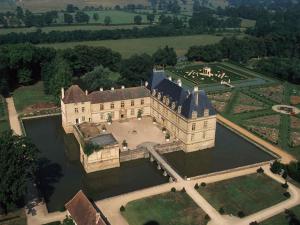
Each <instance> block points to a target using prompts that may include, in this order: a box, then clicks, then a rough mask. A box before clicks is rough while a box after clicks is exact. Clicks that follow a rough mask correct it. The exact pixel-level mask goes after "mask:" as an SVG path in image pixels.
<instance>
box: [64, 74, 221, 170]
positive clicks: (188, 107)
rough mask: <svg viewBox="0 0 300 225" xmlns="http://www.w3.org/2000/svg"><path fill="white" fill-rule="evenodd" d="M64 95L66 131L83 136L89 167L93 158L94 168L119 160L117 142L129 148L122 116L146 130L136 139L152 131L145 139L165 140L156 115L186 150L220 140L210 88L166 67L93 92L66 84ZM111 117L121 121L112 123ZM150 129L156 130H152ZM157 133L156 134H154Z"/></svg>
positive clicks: (140, 130)
mask: <svg viewBox="0 0 300 225" xmlns="http://www.w3.org/2000/svg"><path fill="white" fill-rule="evenodd" d="M61 97H62V98H61V111H62V126H63V128H64V130H65V131H66V133H74V134H75V137H76V138H77V140H78V141H79V143H80V145H81V155H82V156H81V162H82V163H83V165H85V164H86V163H87V162H88V163H87V165H86V166H85V169H86V171H87V172H89V169H87V168H88V164H90V163H93V165H94V166H92V167H93V169H92V171H95V170H97V169H99V170H100V169H106V168H111V167H116V166H119V157H120V156H119V152H118V150H116V149H117V143H119V148H120V149H121V151H124V149H123V148H122V147H121V145H120V144H121V142H122V137H121V136H122V135H121V134H120V133H122V132H121V131H122V130H123V129H127V128H124V126H123V127H122V121H124V122H126V121H127V122H128V121H129V122H130V121H132V124H131V125H129V126H127V127H129V128H130V127H133V126H134V127H136V129H133V130H128V132H127V131H126V132H127V133H134V132H135V133H139V134H140V133H143V134H142V135H143V136H141V137H139V138H135V139H132V142H135V143H136V142H137V141H139V140H143V137H145V136H146V137H147V136H148V138H149V140H143V141H142V142H147V141H148V142H150V141H152V142H159V143H157V144H162V142H163V141H159V138H158V136H157V135H156V136H155V132H156V131H155V129H154V128H153V127H150V126H154V125H153V124H152V123H151V124H150V123H148V122H147V121H148V120H149V118H152V120H153V122H155V123H157V126H159V127H160V128H161V130H162V131H164V132H166V140H167V141H168V140H169V139H170V138H171V139H172V141H173V140H174V142H176V143H178V142H180V143H181V145H180V146H181V147H182V150H183V151H185V152H193V151H198V150H202V149H207V148H211V147H213V146H214V145H215V132H216V113H215V110H214V109H213V107H212V105H211V103H210V101H209V100H208V98H207V96H206V94H205V92H204V91H203V90H199V89H198V87H195V88H194V90H192V91H190V90H187V89H184V88H183V87H182V84H181V81H180V80H177V81H173V80H172V78H171V77H169V78H167V77H166V76H165V74H164V71H162V70H156V69H154V71H153V74H152V76H151V78H150V79H149V81H147V82H146V83H145V85H144V86H140V87H131V88H125V87H124V86H122V87H121V88H120V89H114V88H111V90H103V89H102V88H100V90H99V91H95V92H92V93H88V92H87V91H85V92H84V91H83V90H81V89H80V87H79V86H77V85H73V86H71V87H70V88H69V89H68V90H67V91H64V90H63V89H62V96H61ZM139 120H144V122H143V121H139ZM138 121H139V122H140V123H139V122H138ZM111 123H113V124H114V125H115V124H119V125H118V127H117V128H116V127H115V129H111V128H110V126H112V125H111ZM87 126H90V128H89V129H88V130H89V131H91V130H94V132H90V133H89V132H84V127H87ZM141 126H142V127H141ZM143 126H144V127H143ZM93 127H94V128H93ZM95 127H97V128H98V129H95ZM118 128H119V129H118ZM129 128H128V129H129ZM110 130H111V132H110ZM150 130H151V132H148V131H150ZM152 131H153V132H152ZM126 132H123V134H124V133H125V134H126ZM147 132H148V133H147ZM84 133H87V134H86V135H85V134H84ZM103 135H109V137H108V136H106V137H104V136H103ZM159 135H160V133H159ZM115 136H117V137H118V138H115ZM124 137H125V136H124ZM151 137H152V138H153V140H150V139H151ZM107 140H109V141H107ZM123 140H124V141H123V142H124V143H125V144H124V143H123V147H127V145H128V144H129V145H130V144H131V143H127V142H126V140H125V138H124V139H123ZM87 143H89V146H91V145H92V146H93V144H94V149H93V150H94V151H92V152H90V151H89V153H87V151H85V150H86V149H85V146H86V145H87ZM91 143H92V144H91ZM140 144H142V143H136V144H135V145H134V147H138V146H140ZM131 146H132V145H131ZM132 150H134V149H132ZM104 151H106V152H105V153H104ZM104 164H105V166H103V165H104Z"/></svg>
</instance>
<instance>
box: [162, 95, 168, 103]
mask: <svg viewBox="0 0 300 225" xmlns="http://www.w3.org/2000/svg"><path fill="white" fill-rule="evenodd" d="M166 100H167V97H166V96H164V97H163V100H162V101H163V103H164V104H166Z"/></svg>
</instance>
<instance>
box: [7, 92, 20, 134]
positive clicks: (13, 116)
mask: <svg viewBox="0 0 300 225" xmlns="http://www.w3.org/2000/svg"><path fill="white" fill-rule="evenodd" d="M6 103H7V110H8V117H9V124H10V128H11V129H12V130H13V132H14V133H15V134H17V135H22V129H21V125H20V121H19V117H18V113H17V110H16V107H15V103H14V99H13V98H12V97H9V98H6Z"/></svg>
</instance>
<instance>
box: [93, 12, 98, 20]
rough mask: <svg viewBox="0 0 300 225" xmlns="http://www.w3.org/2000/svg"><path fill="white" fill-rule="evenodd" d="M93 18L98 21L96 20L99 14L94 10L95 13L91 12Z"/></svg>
mask: <svg viewBox="0 0 300 225" xmlns="http://www.w3.org/2000/svg"><path fill="white" fill-rule="evenodd" d="M93 19H94V20H95V21H98V20H99V14H98V13H96V12H95V13H94V14H93Z"/></svg>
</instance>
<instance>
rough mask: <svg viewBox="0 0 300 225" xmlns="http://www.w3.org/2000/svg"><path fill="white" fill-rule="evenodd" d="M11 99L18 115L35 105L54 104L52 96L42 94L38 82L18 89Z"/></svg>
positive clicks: (40, 83) (41, 86)
mask: <svg viewBox="0 0 300 225" xmlns="http://www.w3.org/2000/svg"><path fill="white" fill-rule="evenodd" d="M13 97H14V102H15V106H16V110H17V112H18V113H20V112H22V111H24V110H26V108H27V107H29V106H32V105H35V104H45V103H47V104H48V103H53V102H54V99H53V97H52V96H50V95H46V94H45V93H44V87H43V83H42V82H38V83H36V84H34V85H31V86H23V87H19V88H18V89H16V90H15V91H14V93H13Z"/></svg>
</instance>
